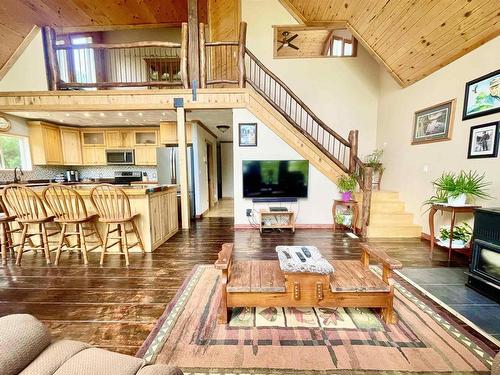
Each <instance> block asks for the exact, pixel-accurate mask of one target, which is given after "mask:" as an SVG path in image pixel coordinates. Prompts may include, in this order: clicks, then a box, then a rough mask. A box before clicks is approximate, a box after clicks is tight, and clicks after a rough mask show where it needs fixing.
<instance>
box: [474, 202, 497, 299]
mask: <svg viewBox="0 0 500 375" xmlns="http://www.w3.org/2000/svg"><path fill="white" fill-rule="evenodd" d="M473 239H474V241H473V243H472V262H471V264H470V266H469V279H468V281H467V286H469V287H471V288H473V289H475V290H477V291H478V292H479V293H481V294H484V295H485V296H487V297H489V298H491V299H493V300H496V301H497V302H500V208H491V209H482V208H480V209H477V210H476V212H475V216H474V233H473Z"/></svg>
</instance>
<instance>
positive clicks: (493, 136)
mask: <svg viewBox="0 0 500 375" xmlns="http://www.w3.org/2000/svg"><path fill="white" fill-rule="evenodd" d="M499 127H500V121H497V122H491V123H489V124H483V125H476V126H472V127H471V128H470V136H469V151H468V153H467V158H468V159H476V158H495V157H497V155H498V138H499V135H500V134H499Z"/></svg>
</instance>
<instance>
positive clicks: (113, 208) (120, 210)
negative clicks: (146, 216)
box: [90, 184, 144, 266]
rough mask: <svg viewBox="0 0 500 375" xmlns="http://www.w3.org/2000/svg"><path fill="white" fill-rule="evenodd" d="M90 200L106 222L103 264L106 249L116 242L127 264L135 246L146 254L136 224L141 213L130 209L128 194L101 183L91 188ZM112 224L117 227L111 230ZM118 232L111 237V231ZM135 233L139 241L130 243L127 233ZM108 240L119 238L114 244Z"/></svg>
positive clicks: (101, 218) (102, 254)
mask: <svg viewBox="0 0 500 375" xmlns="http://www.w3.org/2000/svg"><path fill="white" fill-rule="evenodd" d="M90 200H91V202H92V205H93V206H94V208H95V210H96V211H97V213H98V214H99V221H100V222H101V223H105V224H106V231H105V234H104V245H103V247H102V253H101V265H103V264H104V254H105V252H106V250H107V249H108V248H110V247H112V246H114V245H116V244H118V248H119V249H120V252H123V253H124V255H125V263H126V265H127V266H128V265H130V261H129V254H128V250H129V249H130V248H132V247H134V246H139V247H140V249H141V251H142V253H143V254H144V245H143V243H142V240H141V236H140V235H139V231H138V230H137V225H136V224H135V221H134V220H135V218H136V217H137V216H139V214H135V215H132V213H131V211H130V200H129V198H128V196H127V194H126V193H125V192H124V191H123V190H122V189H120V188H118V187H116V186H114V185H111V184H100V185H97V186H96V187H94V188H93V189H92V190H90ZM127 224H130V225H131V229H128V230H127ZM111 225H116V228H115V229H113V230H111ZM115 232H118V234H117V237H109V235H110V234H111V233H115ZM129 233H134V234H135V236H136V238H137V242H134V243H133V244H129V243H128V239H127V234H129ZM108 240H117V241H116V242H114V243H112V244H108Z"/></svg>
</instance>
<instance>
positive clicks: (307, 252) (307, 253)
mask: <svg viewBox="0 0 500 375" xmlns="http://www.w3.org/2000/svg"><path fill="white" fill-rule="evenodd" d="M300 249H301V250H302V252H303V253H304V254H305V256H306V257H308V258H310V257H311V252H310V251H309V250H308V249H307V247H304V246H302V247H301V248H300Z"/></svg>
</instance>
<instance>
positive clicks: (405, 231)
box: [368, 224, 422, 238]
mask: <svg viewBox="0 0 500 375" xmlns="http://www.w3.org/2000/svg"><path fill="white" fill-rule="evenodd" d="M421 234H422V227H421V226H420V225H414V224H411V225H369V226H368V237H371V238H373V237H386V238H396V237H420V236H421Z"/></svg>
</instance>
